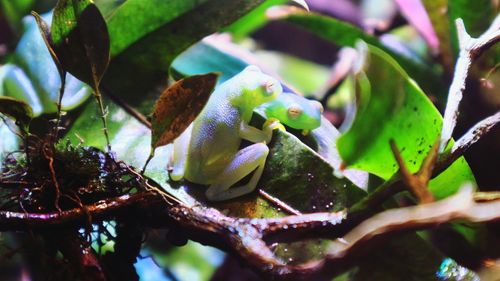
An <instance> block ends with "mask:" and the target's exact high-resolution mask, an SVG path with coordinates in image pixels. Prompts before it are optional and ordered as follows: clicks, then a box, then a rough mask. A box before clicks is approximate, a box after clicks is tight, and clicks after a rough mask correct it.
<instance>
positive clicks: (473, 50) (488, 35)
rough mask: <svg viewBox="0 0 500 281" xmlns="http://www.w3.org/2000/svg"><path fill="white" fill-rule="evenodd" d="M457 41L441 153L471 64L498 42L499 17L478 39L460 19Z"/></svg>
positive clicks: (442, 133) (499, 16) (451, 127)
mask: <svg viewBox="0 0 500 281" xmlns="http://www.w3.org/2000/svg"><path fill="white" fill-rule="evenodd" d="M455 23H456V25H457V33H458V39H459V46H460V53H459V57H458V60H457V64H456V65H455V73H454V76H453V81H452V83H451V85H450V90H449V92H448V101H447V104H446V109H445V113H444V120H443V129H442V131H441V144H440V147H439V151H440V152H443V151H444V150H445V149H446V146H447V145H448V142H449V141H450V139H451V136H452V134H453V129H454V128H455V125H456V123H457V118H458V114H459V111H458V106H459V105H460V101H461V100H462V97H463V92H464V90H465V83H466V80H467V76H468V73H469V69H470V67H471V65H472V62H473V61H474V60H475V59H477V58H478V57H479V56H480V55H481V54H482V53H483V52H484V51H485V50H486V49H488V48H489V47H490V46H492V45H493V44H495V43H497V42H498V41H500V15H498V16H497V17H496V18H495V20H494V21H493V23H492V24H491V26H490V27H489V28H488V30H486V31H485V32H484V33H483V34H482V35H481V36H479V37H478V38H472V37H471V36H470V35H469V34H468V33H467V31H466V29H465V26H464V22H463V21H462V19H457V20H456V21H455Z"/></svg>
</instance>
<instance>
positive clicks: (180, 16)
mask: <svg viewBox="0 0 500 281" xmlns="http://www.w3.org/2000/svg"><path fill="white" fill-rule="evenodd" d="M263 2H264V1H263V0H235V1H225V0H202V1H200V0H171V1H162V0H156V1H142V0H128V1H126V2H125V3H124V4H122V5H121V6H120V7H118V8H117V9H116V10H115V11H114V13H113V14H112V15H111V16H110V18H109V19H108V20H107V22H108V28H109V34H110V38H111V56H112V61H111V64H110V66H109V69H108V72H107V74H106V76H105V77H104V81H103V86H105V87H106V88H107V89H108V90H110V91H112V92H113V93H116V94H120V95H126V94H130V93H133V95H135V96H136V97H137V95H138V93H144V92H147V91H148V90H151V89H153V88H154V87H155V86H157V85H158V84H159V83H162V82H163V83H164V82H165V81H166V74H167V71H168V69H169V66H170V64H171V62H172V61H173V60H174V58H175V57H176V56H177V55H179V54H180V53H181V52H182V51H184V50H186V49H187V48H188V47H189V46H191V45H192V44H194V43H195V42H197V41H199V40H200V39H202V38H203V37H205V36H207V35H209V34H211V33H213V32H216V31H218V30H220V29H221V28H222V27H224V26H227V25H229V24H230V23H232V22H234V21H235V20H237V19H238V18H240V17H241V16H243V15H245V14H246V13H248V12H249V11H250V10H252V9H253V8H255V7H257V6H258V5H259V4H261V3H263ZM138 10H141V11H145V12H143V13H139V14H138V13H137V11H138ZM129 15H134V16H133V17H129ZM129 30H131V31H133V32H130V33H129ZM123 31H126V32H123ZM130 101H131V102H133V101H134V100H133V99H130Z"/></svg>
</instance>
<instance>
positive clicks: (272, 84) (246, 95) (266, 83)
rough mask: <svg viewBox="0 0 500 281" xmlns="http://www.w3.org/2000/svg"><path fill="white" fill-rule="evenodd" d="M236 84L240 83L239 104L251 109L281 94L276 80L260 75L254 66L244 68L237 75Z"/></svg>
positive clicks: (259, 71)
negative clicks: (240, 94)
mask: <svg viewBox="0 0 500 281" xmlns="http://www.w3.org/2000/svg"><path fill="white" fill-rule="evenodd" d="M238 82H239V83H241V84H240V87H241V90H242V97H241V98H242V100H241V102H242V103H243V104H244V105H245V106H247V107H249V108H252V109H253V108H255V107H257V106H259V105H261V104H263V103H266V102H270V101H272V100H274V99H276V98H277V97H278V96H279V95H280V94H281V93H282V92H283V88H282V87H281V84H280V82H279V81H278V80H276V79H275V78H273V77H271V76H269V75H267V74H265V73H262V71H261V70H260V69H259V68H258V67H257V66H254V65H251V66H248V67H246V68H245V69H244V70H243V71H242V72H241V73H240V74H239V75H238Z"/></svg>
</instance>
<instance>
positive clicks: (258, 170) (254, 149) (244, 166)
mask: <svg viewBox="0 0 500 281" xmlns="http://www.w3.org/2000/svg"><path fill="white" fill-rule="evenodd" d="M268 153H269V149H268V148H267V145H265V144H263V143H256V144H253V145H251V146H248V147H245V148H243V149H242V150H240V151H238V153H236V155H235V156H234V157H233V158H232V159H231V161H230V163H229V164H228V165H227V166H226V168H224V170H223V172H222V173H221V174H220V175H219V176H218V177H217V179H216V180H215V181H214V183H212V185H210V187H209V188H208V189H207V191H206V193H205V194H206V196H207V198H208V200H210V201H222V200H228V199H232V198H236V197H239V196H241V195H244V194H247V193H250V192H252V191H253V190H254V189H255V187H256V186H257V182H258V181H259V179H260V176H261V175H262V171H263V170H264V164H265V163H266V157H267V154H268ZM254 170H255V172H254V173H253V175H252V177H251V179H250V181H249V182H248V183H247V184H245V185H242V186H236V187H231V186H232V185H233V184H235V183H237V182H238V181H240V180H241V179H242V178H244V177H245V176H247V175H249V174H250V173H252V172H253V171H254Z"/></svg>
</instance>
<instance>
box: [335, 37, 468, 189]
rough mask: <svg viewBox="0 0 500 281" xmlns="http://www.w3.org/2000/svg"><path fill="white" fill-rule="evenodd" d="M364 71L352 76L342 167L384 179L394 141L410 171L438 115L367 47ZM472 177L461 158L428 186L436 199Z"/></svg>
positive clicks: (433, 135)
mask: <svg viewBox="0 0 500 281" xmlns="http://www.w3.org/2000/svg"><path fill="white" fill-rule="evenodd" d="M367 61H368V63H367V65H365V69H364V71H365V72H362V73H360V74H359V75H358V77H357V84H358V88H359V91H358V92H359V94H358V96H359V101H358V109H357V114H356V117H355V119H354V121H353V123H352V125H351V127H350V129H349V130H348V131H347V132H346V133H345V134H344V135H343V136H341V137H340V138H339V140H338V142H337V145H338V149H339V152H340V155H341V156H342V159H343V160H344V163H345V165H346V166H348V167H353V168H357V169H360V170H364V171H367V172H370V173H373V174H375V175H377V176H379V177H381V178H383V179H389V178H390V177H391V176H392V175H393V174H394V173H396V171H397V170H398V167H397V164H396V161H395V160H394V156H393V154H392V152H391V149H390V146H389V140H390V139H394V140H395V142H396V144H397V146H398V148H399V150H400V151H401V155H402V157H403V159H404V160H405V163H406V165H407V167H408V168H409V170H410V171H411V172H416V171H417V170H418V168H419V167H420V165H421V163H422V161H423V159H424V158H425V156H426V155H427V153H428V151H429V150H430V148H431V147H432V145H433V143H434V142H435V141H436V139H437V137H438V135H439V132H440V131H441V126H442V117H441V115H440V114H439V112H438V111H437V109H436V108H435V107H434V106H433V104H432V103H431V102H430V100H429V99H428V98H427V97H426V96H425V94H424V93H423V92H422V90H421V89H420V88H419V87H418V85H417V84H416V83H415V82H414V81H413V80H411V79H410V78H409V77H408V75H407V74H406V73H405V72H404V70H403V69H401V67H400V66H399V65H398V64H397V62H396V61H395V60H394V59H392V58H391V57H390V56H389V55H387V54H386V53H384V52H383V51H382V50H380V49H378V48H376V47H373V46H370V47H369V55H368V58H367ZM464 181H472V182H474V177H473V175H472V173H471V171H470V169H469V167H468V166H467V163H466V162H465V161H464V160H463V159H461V160H457V161H456V162H455V163H454V164H453V165H452V166H451V167H450V168H449V169H448V170H447V171H446V172H444V173H442V174H441V175H440V176H439V177H438V178H436V179H435V180H433V181H432V182H431V189H432V191H433V193H434V194H435V196H436V197H437V198H442V197H445V196H447V195H450V194H452V193H454V192H455V191H457V190H458V188H459V187H460V186H461V185H462V184H463V183H464Z"/></svg>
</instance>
